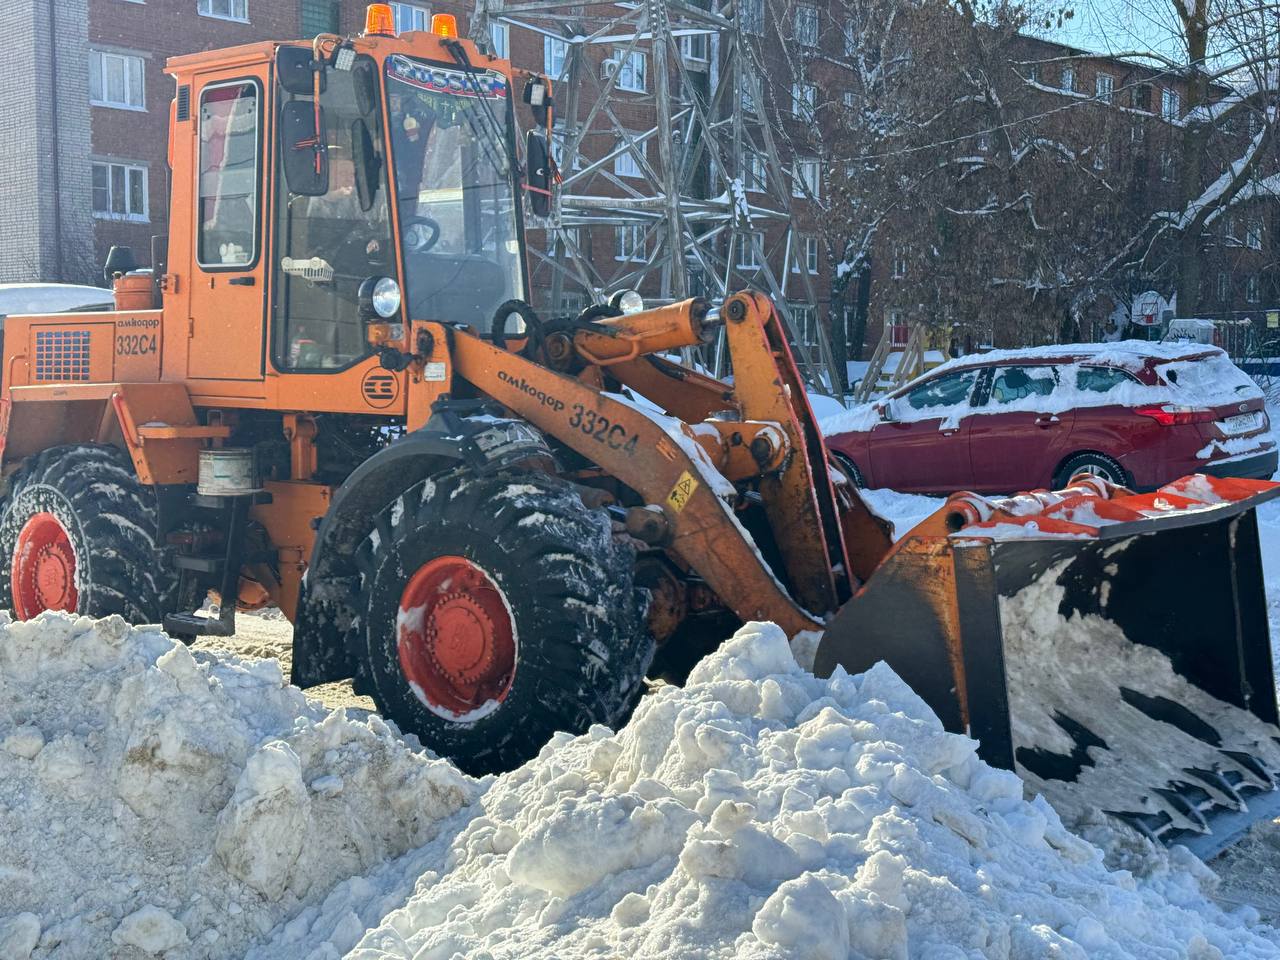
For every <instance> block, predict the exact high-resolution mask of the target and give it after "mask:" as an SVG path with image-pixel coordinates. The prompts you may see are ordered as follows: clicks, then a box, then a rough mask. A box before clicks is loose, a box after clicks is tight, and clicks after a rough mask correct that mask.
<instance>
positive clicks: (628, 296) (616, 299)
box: [609, 290, 644, 313]
mask: <svg viewBox="0 0 1280 960" xmlns="http://www.w3.org/2000/svg"><path fill="white" fill-rule="evenodd" d="M609 306H611V307H613V308H615V309H617V310H621V311H622V312H623V313H640V312H641V311H642V310H644V297H642V296H640V294H639V293H637V292H636V291H635V290H619V291H618V292H617V293H615V294H614V295H613V296H611V297H610V298H609Z"/></svg>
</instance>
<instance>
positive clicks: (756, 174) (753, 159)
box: [742, 150, 768, 193]
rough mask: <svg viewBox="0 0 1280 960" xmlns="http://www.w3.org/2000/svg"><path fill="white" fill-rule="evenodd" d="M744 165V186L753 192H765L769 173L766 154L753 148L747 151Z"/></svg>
mask: <svg viewBox="0 0 1280 960" xmlns="http://www.w3.org/2000/svg"><path fill="white" fill-rule="evenodd" d="M746 161H747V162H746V163H745V164H743V167H742V188H743V189H744V190H750V191H751V192H752V193H764V192H765V190H766V189H767V188H768V174H767V169H768V168H767V167H766V165H765V160H764V154H762V153H757V152H756V151H754V150H752V151H749V152H748V153H747V156H746Z"/></svg>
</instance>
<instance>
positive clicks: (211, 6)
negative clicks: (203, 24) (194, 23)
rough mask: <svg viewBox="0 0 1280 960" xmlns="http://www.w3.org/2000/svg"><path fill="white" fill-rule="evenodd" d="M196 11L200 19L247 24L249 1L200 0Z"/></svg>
mask: <svg viewBox="0 0 1280 960" xmlns="http://www.w3.org/2000/svg"><path fill="white" fill-rule="evenodd" d="M188 9H190V8H188ZM196 9H197V10H199V11H200V16H202V17H217V18H218V19H219V20H239V21H241V22H242V23H248V22H249V0H200V3H199V5H198V6H197V7H196Z"/></svg>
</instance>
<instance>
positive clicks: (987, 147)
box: [977, 133, 991, 153]
mask: <svg viewBox="0 0 1280 960" xmlns="http://www.w3.org/2000/svg"><path fill="white" fill-rule="evenodd" d="M977 141H978V152H979V153H990V152H991V137H990V135H988V134H985V133H980V134H978V137H977Z"/></svg>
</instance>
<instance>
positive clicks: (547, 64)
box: [542, 35, 570, 81]
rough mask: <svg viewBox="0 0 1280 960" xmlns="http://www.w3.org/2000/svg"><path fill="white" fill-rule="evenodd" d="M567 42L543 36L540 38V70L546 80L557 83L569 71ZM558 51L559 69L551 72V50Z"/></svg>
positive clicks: (558, 38)
mask: <svg viewBox="0 0 1280 960" xmlns="http://www.w3.org/2000/svg"><path fill="white" fill-rule="evenodd" d="M569 46H570V44H569V41H568V40H564V39H562V38H560V37H549V36H545V35H544V36H543V38H542V70H543V72H544V73H545V74H546V75H547V78H548V79H550V80H553V81H559V80H560V79H561V78H563V77H566V76H567V73H566V71H568V69H569ZM557 49H558V50H560V69H559V70H556V71H554V72H553V71H552V69H551V62H552V60H553V59H554V57H553V56H552V51H553V50H557Z"/></svg>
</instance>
